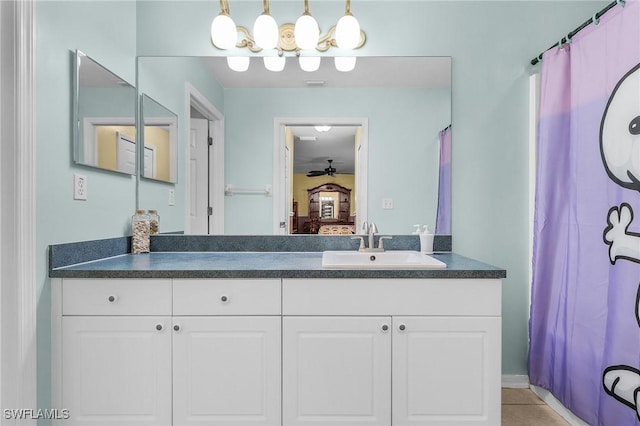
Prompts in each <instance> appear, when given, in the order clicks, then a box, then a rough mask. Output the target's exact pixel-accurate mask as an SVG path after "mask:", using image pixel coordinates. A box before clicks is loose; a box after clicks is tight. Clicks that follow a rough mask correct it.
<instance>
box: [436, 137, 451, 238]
mask: <svg viewBox="0 0 640 426" xmlns="http://www.w3.org/2000/svg"><path fill="white" fill-rule="evenodd" d="M438 138H439V140H440V168H439V172H438V210H437V212H436V234H444V235H449V234H451V126H449V127H447V128H446V129H444V130H443V131H441V132H440V134H439V135H438Z"/></svg>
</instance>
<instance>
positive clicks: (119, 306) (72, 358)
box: [52, 280, 171, 426]
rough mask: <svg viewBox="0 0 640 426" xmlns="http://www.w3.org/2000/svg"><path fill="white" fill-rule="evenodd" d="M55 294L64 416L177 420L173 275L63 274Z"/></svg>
mask: <svg viewBox="0 0 640 426" xmlns="http://www.w3.org/2000/svg"><path fill="white" fill-rule="evenodd" d="M58 284H59V282H58ZM60 290H62V291H60ZM52 294H53V295H52V298H53V299H54V308H53V311H54V313H56V311H57V315H56V317H57V318H55V317H54V341H53V357H54V358H53V359H54V365H53V375H54V377H53V383H54V386H55V387H54V395H53V403H54V405H53V406H55V407H63V408H66V409H68V410H69V413H70V414H71V417H70V418H69V419H67V420H64V421H63V422H62V423H63V424H64V425H78V426H93V425H96V426H97V425H101V426H108V425H109V426H137V425H167V426H168V425H171V332H170V330H171V328H170V326H171V281H169V280H145V281H140V280H113V281H111V280H65V285H64V287H63V288H60V286H58V285H55V286H54V292H53V293H52ZM56 301H57V302H58V303H55V302H56ZM56 307H57V309H56ZM60 311H61V314H62V316H61V317H60ZM56 329H57V330H58V332H59V333H60V334H59V335H58V337H60V336H61V340H59V341H56V339H55V337H56V336H55V330H56ZM56 361H57V362H56ZM56 364H57V365H56ZM56 385H57V386H56ZM56 388H57V389H58V392H56V391H55V389H56Z"/></svg>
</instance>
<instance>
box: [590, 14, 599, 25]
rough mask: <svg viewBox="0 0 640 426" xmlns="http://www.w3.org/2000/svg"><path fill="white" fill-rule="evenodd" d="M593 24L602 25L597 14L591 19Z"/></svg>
mask: <svg viewBox="0 0 640 426" xmlns="http://www.w3.org/2000/svg"><path fill="white" fill-rule="evenodd" d="M591 22H593V24H594V25H598V24H599V23H600V19H598V14H597V13H594V14H593V18H591Z"/></svg>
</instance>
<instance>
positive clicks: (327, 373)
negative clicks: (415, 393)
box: [282, 316, 391, 426]
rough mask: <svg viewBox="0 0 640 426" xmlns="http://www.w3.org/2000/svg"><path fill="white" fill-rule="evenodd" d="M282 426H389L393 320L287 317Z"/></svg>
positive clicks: (381, 318)
mask: <svg viewBox="0 0 640 426" xmlns="http://www.w3.org/2000/svg"><path fill="white" fill-rule="evenodd" d="M282 330H283V331H282V333H283V335H282V339H283V351H282V365H283V377H282V386H283V390H284V394H283V400H282V412H283V424H284V425H314V424H315V425H318V424H321V425H345V426H346V425H358V426H359V425H380V426H383V425H386V426H388V425H390V423H391V388H390V386H389V385H390V382H391V318H389V317H386V318H385V317H364V316H363V317H355V316H354V317H299V316H286V317H284V318H283V328H282Z"/></svg>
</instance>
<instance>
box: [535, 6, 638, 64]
mask: <svg viewBox="0 0 640 426" xmlns="http://www.w3.org/2000/svg"><path fill="white" fill-rule="evenodd" d="M617 4H619V5H620V6H622V7H624V4H625V1H624V0H616V1H612V2H611V3H609V4H608V5H606V6H605V7H604V9H602V10H601V11H600V12H598V13H596V14H595V15H593V17H592V18H590V19H588V20H587V21H584V22H583V23H582V25H580V26H579V27H578V28H576V29H575V30H573V31H571V32H570V33H569V34H567V35H566V37H562V38H561V39H560V41H559V42H558V43H556V44H554V45H553V46H551V47H549V48H548V49H547V50H545V51H544V52H542V53H541V54H539V55H538V56H536V57H535V58H533V59H532V60H531V65H535V64H537V63H538V62H540V61H541V60H542V55H543V54H544V53H545V52H546V51H548V50H551V49H553V48H554V47H558V45H562V44H564V43H567V42H568V41H570V40H571V39H572V38H573V36H574V35H576V34H578V33H579V32H580V31H582V30H583V29H585V28H586V27H588V26H589V25H590V24H592V23H594V22H596V23H597V21H598V19H600V17H601V16H602V15H604V14H605V13H607V12H608V11H609V9H611V8H612V7H614V6H615V5H617Z"/></svg>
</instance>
